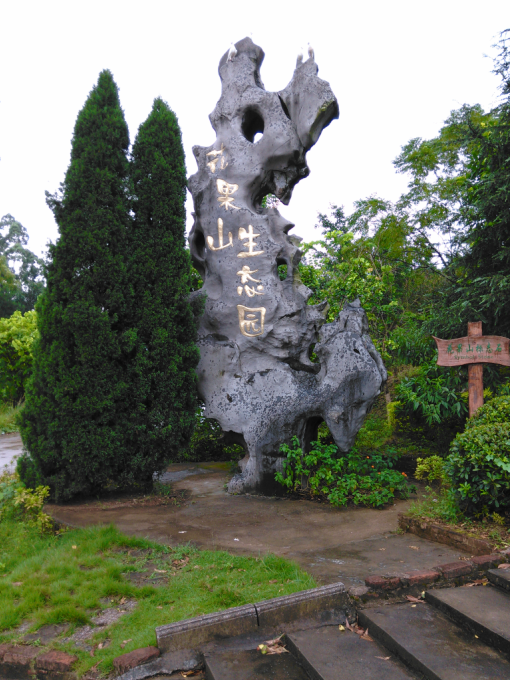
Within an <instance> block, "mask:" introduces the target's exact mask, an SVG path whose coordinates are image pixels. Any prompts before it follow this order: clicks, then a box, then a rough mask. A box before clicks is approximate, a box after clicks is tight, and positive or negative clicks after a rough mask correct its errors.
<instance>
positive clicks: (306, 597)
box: [156, 583, 349, 652]
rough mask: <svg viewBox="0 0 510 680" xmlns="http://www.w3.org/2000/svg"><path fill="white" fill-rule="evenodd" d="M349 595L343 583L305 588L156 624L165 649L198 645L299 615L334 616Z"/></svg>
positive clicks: (286, 620) (345, 606) (267, 626)
mask: <svg viewBox="0 0 510 680" xmlns="http://www.w3.org/2000/svg"><path fill="white" fill-rule="evenodd" d="M348 603H349V598H348V596H347V593H346V592H345V586H344V584H343V583H334V584H332V585H329V586H321V587H319V588H312V589H311V590H303V591H301V592H298V593H293V594H292V595H286V596H283V597H275V598H273V599H272V600H265V601H263V602H258V603H256V604H248V605H244V606H243V607H234V608H232V609H227V610H225V611H223V612H218V613H216V614H207V615H206V616H197V617H195V618H193V619H186V620H185V621H177V622H176V623H171V624H169V625H166V626H159V627H158V628H156V638H157V641H158V647H159V648H160V649H161V651H164V652H176V651H178V650H180V649H197V647H199V646H201V645H203V644H205V643H207V642H212V641H214V640H221V639H224V638H227V637H232V636H235V635H242V634H244V633H250V632H255V631H257V630H258V629H259V628H271V627H274V626H277V625H280V624H283V623H288V622H289V621H294V620H296V619H302V618H311V617H320V619H321V620H331V619H333V618H335V617H338V616H339V615H342V614H344V613H345V609H346V608H347V607H348Z"/></svg>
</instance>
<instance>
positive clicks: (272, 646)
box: [257, 634, 288, 654]
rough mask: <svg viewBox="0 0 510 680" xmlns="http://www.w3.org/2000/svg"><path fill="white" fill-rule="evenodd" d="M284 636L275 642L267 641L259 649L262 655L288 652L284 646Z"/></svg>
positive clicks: (274, 640)
mask: <svg viewBox="0 0 510 680" xmlns="http://www.w3.org/2000/svg"><path fill="white" fill-rule="evenodd" d="M282 638H283V634H282V635H280V637H277V638H274V639H273V640H266V641H265V642H263V643H262V644H260V645H259V646H258V647H257V649H258V651H259V652H260V653H261V654H285V652H287V651H288V650H287V649H285V647H284V646H283V639H282Z"/></svg>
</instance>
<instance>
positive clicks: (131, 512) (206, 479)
mask: <svg viewBox="0 0 510 680" xmlns="http://www.w3.org/2000/svg"><path fill="white" fill-rule="evenodd" d="M228 467H229V466H228V464H224V463H203V464H178V465H171V466H170V467H169V468H168V471H167V472H166V473H165V476H164V477H163V479H164V480H165V481H167V482H170V481H171V482H172V488H173V489H174V490H175V491H178V490H187V491H188V492H189V493H188V494H187V496H189V497H186V499H185V500H182V501H179V502H177V501H176V502H175V504H169V505H159V506H141V507H136V506H128V507H126V506H124V507H108V506H107V505H106V504H104V503H101V502H100V501H90V502H88V503H75V504H69V505H65V506H64V505H61V506H57V505H48V506H46V509H47V511H48V512H50V513H51V514H52V515H53V517H54V518H55V519H56V520H58V521H61V522H64V523H68V524H70V525H73V526H88V525H91V524H110V523H113V524H115V525H116V526H117V527H118V528H119V529H120V530H121V531H123V532H125V533H127V534H132V535H136V536H143V537H147V538H150V539H152V540H155V541H158V542H161V543H165V544H168V545H177V544H182V543H187V542H192V543H193V544H194V545H196V546H197V547H200V548H204V549H209V550H228V551H230V552H233V553H237V554H245V555H264V554H265V553H268V552H272V553H275V554H277V555H282V556H285V557H287V558H289V559H292V560H295V561H296V562H298V563H299V564H300V565H301V567H303V568H304V569H305V570H306V571H308V572H309V573H311V574H313V575H314V576H315V578H316V580H317V581H318V582H319V583H320V584H327V583H334V582H337V581H343V582H344V583H345V585H346V586H350V585H362V584H363V581H364V579H365V577H366V576H369V575H371V574H392V573H402V572H405V571H407V570H410V569H422V568H423V569H425V568H430V567H433V566H436V565H437V564H445V563H447V562H453V561H456V560H458V559H459V557H463V556H466V553H463V552H461V551H459V550H454V549H452V548H449V547H447V546H445V545H441V544H438V543H433V542H431V541H427V540H425V539H421V538H418V537H417V536H414V535H412V534H397V533H396V531H397V527H398V524H397V515H398V513H399V512H405V511H406V509H407V508H408V507H409V505H410V502H411V501H396V502H395V504H394V505H391V506H389V507H386V508H384V509H382V510H375V509H370V508H343V509H337V508H333V507H331V506H329V505H326V504H321V503H315V502H312V501H306V500H290V499H287V498H266V497H261V496H250V495H242V496H241V495H240V496H230V495H228V494H227V493H226V491H225V485H226V481H227V470H228Z"/></svg>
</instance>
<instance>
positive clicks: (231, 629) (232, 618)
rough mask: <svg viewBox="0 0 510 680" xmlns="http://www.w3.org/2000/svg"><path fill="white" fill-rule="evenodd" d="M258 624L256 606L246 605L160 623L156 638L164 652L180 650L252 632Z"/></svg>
mask: <svg viewBox="0 0 510 680" xmlns="http://www.w3.org/2000/svg"><path fill="white" fill-rule="evenodd" d="M257 627H258V620H257V610H256V609H255V605H253V604H246V605H243V606H242V607H232V609H226V610H225V611H222V612H216V613H215V614H206V615H205V616H196V617H195V618H193V619H185V620H184V621H176V622H175V623H169V624H167V625H165V626H158V627H157V628H156V639H157V641H158V647H159V649H160V650H161V651H162V652H176V651H178V650H180V649H196V648H197V647H199V646H200V645H203V644H205V643H206V642H209V641H211V640H216V639H221V638H226V637H232V636H234V635H242V634H243V633H251V632H253V631H256V630H257Z"/></svg>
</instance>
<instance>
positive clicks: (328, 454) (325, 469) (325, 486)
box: [275, 437, 415, 507]
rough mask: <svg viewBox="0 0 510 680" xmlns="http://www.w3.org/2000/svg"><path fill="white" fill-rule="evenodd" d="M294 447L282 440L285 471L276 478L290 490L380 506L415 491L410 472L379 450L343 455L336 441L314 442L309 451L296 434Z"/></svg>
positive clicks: (334, 500)
mask: <svg viewBox="0 0 510 680" xmlns="http://www.w3.org/2000/svg"><path fill="white" fill-rule="evenodd" d="M292 442H293V445H294V446H293V447H290V446H288V445H287V444H283V445H282V446H281V447H280V452H281V453H283V454H285V460H284V462H283V472H277V473H276V475H275V480H276V481H277V482H279V483H280V484H282V485H283V486H284V487H286V488H287V490H288V491H297V490H299V489H301V490H304V491H307V492H308V493H309V494H310V495H312V496H324V497H325V498H327V500H328V501H329V502H330V503H331V504H332V505H335V506H338V507H341V506H344V505H347V503H349V502H351V503H354V505H369V506H375V507H379V506H381V505H385V504H386V503H388V502H389V501H391V500H392V499H393V498H395V496H399V497H400V498H408V497H409V493H410V492H411V493H412V492H415V488H414V487H408V486H407V482H406V477H407V475H406V474H405V473H404V472H397V471H396V470H393V469H392V468H393V460H392V459H391V458H389V457H386V456H382V455H381V454H379V453H372V454H371V455H364V454H360V453H359V452H358V451H357V450H356V449H351V451H349V453H347V454H345V455H340V456H339V452H338V448H337V447H336V446H335V445H334V444H323V443H322V442H312V444H311V446H312V449H311V451H310V453H303V450H302V449H301V448H299V440H298V438H297V437H293V439H292Z"/></svg>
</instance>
